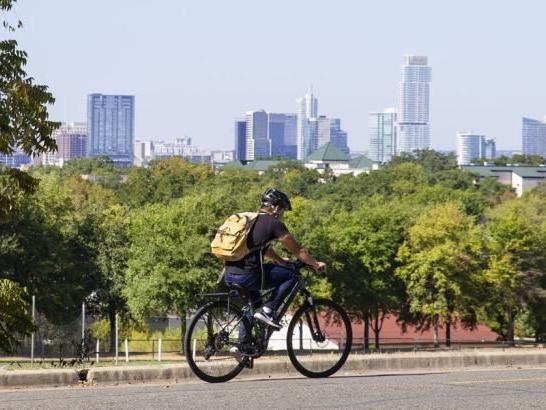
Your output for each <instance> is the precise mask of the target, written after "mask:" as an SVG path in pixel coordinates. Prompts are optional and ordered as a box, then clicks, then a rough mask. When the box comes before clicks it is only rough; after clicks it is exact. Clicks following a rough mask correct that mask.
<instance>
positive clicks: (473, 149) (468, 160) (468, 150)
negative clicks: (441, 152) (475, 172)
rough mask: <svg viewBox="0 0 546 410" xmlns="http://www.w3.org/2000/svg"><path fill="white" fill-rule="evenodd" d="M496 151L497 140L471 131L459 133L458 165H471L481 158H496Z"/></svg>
mask: <svg viewBox="0 0 546 410" xmlns="http://www.w3.org/2000/svg"><path fill="white" fill-rule="evenodd" d="M495 153H496V147H495V140H493V139H487V138H486V137H485V135H479V134H474V133H471V132H458V133H457V164H458V165H470V164H472V162H473V161H474V160H480V159H489V160H491V159H495Z"/></svg>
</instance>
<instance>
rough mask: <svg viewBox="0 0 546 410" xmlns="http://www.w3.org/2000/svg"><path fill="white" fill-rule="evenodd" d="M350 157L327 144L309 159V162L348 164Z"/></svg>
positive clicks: (329, 143)
mask: <svg viewBox="0 0 546 410" xmlns="http://www.w3.org/2000/svg"><path fill="white" fill-rule="evenodd" d="M348 161H349V156H348V155H347V154H345V153H344V152H342V151H341V150H340V149H339V148H337V147H336V146H335V145H334V144H332V143H331V142H327V143H326V144H324V145H323V146H322V147H320V148H319V149H317V150H316V151H315V152H313V153H312V154H311V155H309V156H308V157H307V162H311V163H312V162H316V163H325V162H348Z"/></svg>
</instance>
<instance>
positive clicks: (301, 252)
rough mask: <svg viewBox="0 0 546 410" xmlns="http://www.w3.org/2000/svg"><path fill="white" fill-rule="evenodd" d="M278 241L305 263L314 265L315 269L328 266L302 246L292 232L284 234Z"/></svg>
mask: <svg viewBox="0 0 546 410" xmlns="http://www.w3.org/2000/svg"><path fill="white" fill-rule="evenodd" d="M278 241H279V242H280V243H281V245H282V246H283V247H284V248H286V250H287V251H289V252H290V253H291V254H292V255H294V256H295V257H296V258H298V259H299V260H300V261H302V262H303V263H305V264H307V265H309V266H311V267H313V269H315V270H316V271H321V270H324V269H325V268H326V264H325V263H324V262H319V261H317V260H316V259H315V258H313V257H312V256H311V254H310V253H309V252H308V251H307V249H305V248H304V247H303V246H301V245H300V244H299V243H298V242H297V241H296V239H294V237H293V236H292V234H290V233H288V234H286V235H283V236H282V237H280V238H279V239H278Z"/></svg>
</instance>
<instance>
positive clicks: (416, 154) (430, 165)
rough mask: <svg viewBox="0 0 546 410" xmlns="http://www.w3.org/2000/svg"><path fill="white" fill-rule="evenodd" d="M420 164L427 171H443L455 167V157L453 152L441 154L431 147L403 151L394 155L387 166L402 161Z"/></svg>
mask: <svg viewBox="0 0 546 410" xmlns="http://www.w3.org/2000/svg"><path fill="white" fill-rule="evenodd" d="M407 162H411V163H415V164H419V165H421V166H422V167H423V168H425V169H426V170H427V171H429V172H437V171H445V170H450V169H455V168H457V157H456V156H455V154H453V153H449V154H442V153H441V152H438V151H434V150H432V149H424V150H415V151H413V152H411V153H409V152H403V153H401V154H400V155H398V156H396V157H394V158H393V159H392V160H391V161H390V162H389V163H388V165H387V167H395V166H398V165H400V164H402V163H407Z"/></svg>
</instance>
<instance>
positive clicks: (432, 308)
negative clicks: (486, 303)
mask: <svg viewBox="0 0 546 410" xmlns="http://www.w3.org/2000/svg"><path fill="white" fill-rule="evenodd" d="M480 250H481V241H480V234H479V229H478V227H477V226H476V225H475V224H474V221H473V219H472V218H471V217H469V216H466V215H465V214H464V213H463V212H462V211H461V210H460V206H459V204H457V203H453V202H452V203H446V204H442V205H438V206H436V207H435V208H433V209H431V210H429V211H427V212H425V213H423V214H422V215H421V216H420V217H419V218H418V219H417V221H416V223H415V225H414V226H413V227H411V228H410V230H409V234H408V238H407V240H406V241H405V242H404V244H403V245H402V246H401V247H400V250H399V252H398V258H399V261H400V263H401V266H400V267H399V268H398V269H397V271H396V275H397V276H398V277H399V278H401V279H402V280H403V281H404V282H405V284H406V289H407V292H408V298H409V308H410V311H411V312H413V313H416V314H418V315H420V316H421V317H422V318H423V319H424V320H425V321H426V323H428V324H430V325H431V326H432V329H433V335H434V343H435V345H438V343H439V342H438V340H439V338H438V328H439V326H440V325H441V324H444V325H446V343H448V344H449V341H450V334H449V332H450V328H451V324H452V323H453V322H454V321H455V320H456V318H457V317H456V315H458V317H459V319H461V320H462V321H464V322H467V324H469V325H472V324H473V323H474V318H475V315H474V314H473V312H474V309H475V306H476V301H475V300H473V296H476V295H477V293H476V289H477V287H478V283H479V278H480Z"/></svg>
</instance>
